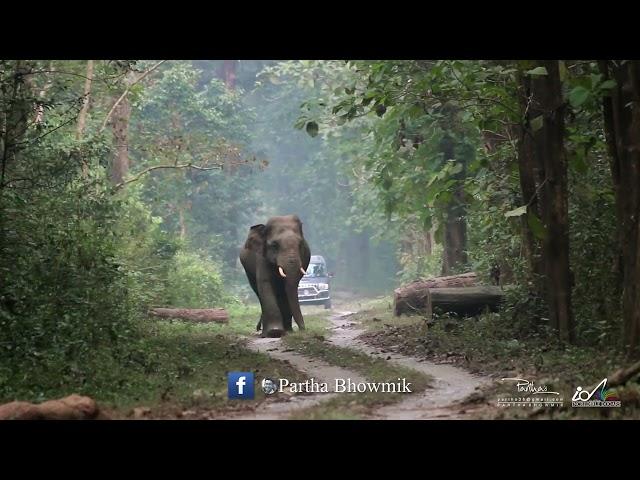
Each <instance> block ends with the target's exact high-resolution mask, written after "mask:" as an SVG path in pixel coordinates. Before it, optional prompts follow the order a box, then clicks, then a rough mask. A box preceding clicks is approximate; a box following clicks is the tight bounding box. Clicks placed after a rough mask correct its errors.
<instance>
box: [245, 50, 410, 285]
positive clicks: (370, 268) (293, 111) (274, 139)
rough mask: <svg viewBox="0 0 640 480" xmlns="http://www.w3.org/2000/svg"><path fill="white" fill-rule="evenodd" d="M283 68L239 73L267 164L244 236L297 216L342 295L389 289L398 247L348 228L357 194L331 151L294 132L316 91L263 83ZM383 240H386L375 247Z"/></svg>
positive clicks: (255, 146)
mask: <svg viewBox="0 0 640 480" xmlns="http://www.w3.org/2000/svg"><path fill="white" fill-rule="evenodd" d="M254 63H257V64H259V66H256V65H255V64H254ZM276 64H277V62H275V61H256V62H251V61H241V62H239V64H238V66H237V68H238V70H237V78H243V79H245V80H244V83H243V84H242V86H241V88H243V89H244V96H243V102H244V103H245V104H246V105H247V107H248V108H250V109H252V110H253V111H254V112H255V118H254V122H253V124H252V126H251V127H250V129H251V142H250V146H249V149H248V150H249V151H250V152H251V154H252V155H254V156H255V158H256V161H257V162H265V164H266V167H263V168H260V169H259V170H258V172H257V173H256V174H255V178H254V185H255V193H256V197H257V200H258V207H257V209H256V210H255V211H253V212H249V213H250V214H249V215H248V216H245V217H243V221H244V222H245V223H242V224H240V225H239V231H240V232H241V233H244V234H246V233H245V232H246V231H247V230H248V228H249V227H250V226H251V225H254V224H258V223H266V221H267V219H268V218H269V217H271V216H275V215H289V214H295V215H298V216H299V217H300V219H301V220H302V222H303V231H304V234H305V238H306V239H307V241H308V243H309V245H310V247H311V253H312V255H321V256H323V257H324V258H325V260H326V261H327V264H328V269H329V271H330V272H332V273H334V274H335V279H334V283H335V286H336V287H337V288H343V289H347V288H348V289H351V290H355V291H368V292H374V291H377V292H381V291H383V290H384V289H388V288H389V287H390V286H392V285H394V284H395V282H396V278H395V276H396V272H397V270H398V266H397V261H396V258H395V250H396V249H395V244H394V243H393V242H392V241H386V240H385V239H384V231H374V230H373V229H372V228H371V227H367V226H364V228H363V227H362V226H361V225H355V224H354V223H352V222H349V220H350V216H351V215H350V214H351V209H352V208H353V201H352V198H351V197H352V191H351V190H350V187H349V178H347V177H346V176H345V174H344V173H341V172H340V171H339V163H338V164H337V163H336V161H335V160H333V159H331V158H329V157H330V156H331V155H332V151H331V148H332V146H331V145H330V144H329V143H328V142H326V141H325V140H324V139H323V138H321V137H320V136H318V137H315V138H311V137H310V136H309V135H308V134H307V133H306V132H305V131H304V130H300V129H297V128H295V127H294V124H295V123H296V120H297V118H298V116H299V115H300V113H301V109H300V105H301V104H302V102H304V101H305V100H306V99H307V97H308V96H309V94H310V92H309V90H308V89H303V88H300V87H299V86H297V85H296V83H295V82H294V81H293V80H290V81H288V80H287V79H286V78H285V79H284V80H283V81H282V83H278V84H273V83H270V82H269V81H268V80H265V79H263V78H260V73H261V72H262V71H263V70H264V68H265V67H268V66H271V65H276ZM258 78H260V80H259V81H257V80H258ZM354 141H357V139H354ZM358 213H359V214H363V213H364V214H366V212H358ZM376 234H378V235H377V236H379V237H382V238H381V239H378V240H372V237H374V236H376Z"/></svg>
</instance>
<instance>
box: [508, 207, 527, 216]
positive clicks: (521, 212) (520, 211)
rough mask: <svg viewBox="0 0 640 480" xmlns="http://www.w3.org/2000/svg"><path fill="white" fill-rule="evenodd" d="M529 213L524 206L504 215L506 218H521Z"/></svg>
mask: <svg viewBox="0 0 640 480" xmlns="http://www.w3.org/2000/svg"><path fill="white" fill-rule="evenodd" d="M525 213H527V206H526V205H523V206H521V207H518V208H516V209H515V210H510V211H508V212H507V213H505V214H504V216H505V217H520V216H521V215H524V214H525Z"/></svg>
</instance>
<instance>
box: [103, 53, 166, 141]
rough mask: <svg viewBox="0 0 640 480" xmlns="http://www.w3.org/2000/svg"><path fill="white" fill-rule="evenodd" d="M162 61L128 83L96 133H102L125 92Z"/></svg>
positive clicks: (161, 61) (160, 62) (162, 61)
mask: <svg viewBox="0 0 640 480" xmlns="http://www.w3.org/2000/svg"><path fill="white" fill-rule="evenodd" d="M164 62H166V60H160V61H159V62H158V63H156V64H155V65H154V66H153V67H151V68H150V69H149V70H147V71H146V72H144V73H143V74H142V75H140V76H139V77H138V79H137V80H135V81H134V82H133V83H132V84H131V85H129V86H128V87H127V88H126V89H125V91H124V93H123V94H122V95H120V98H118V100H116V103H114V104H113V107H111V110H109V113H107V116H106V118H105V119H104V122H102V127H100V130H99V132H98V133H102V132H103V130H104V129H105V127H106V126H107V123H108V122H109V119H110V118H111V115H113V112H114V110H115V109H116V107H117V106H118V105H119V104H120V102H121V101H122V100H123V99H124V97H126V96H127V94H128V93H129V91H130V90H131V87H133V86H134V85H135V84H136V83H139V82H140V81H142V80H143V79H144V78H145V77H146V76H147V75H149V74H150V73H151V72H153V71H154V70H155V69H156V68H158V67H159V66H160V65H162V64H163V63H164Z"/></svg>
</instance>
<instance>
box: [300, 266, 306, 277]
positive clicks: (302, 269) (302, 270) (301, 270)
mask: <svg viewBox="0 0 640 480" xmlns="http://www.w3.org/2000/svg"><path fill="white" fill-rule="evenodd" d="M300 272H302V274H303V275H306V274H307V272H305V271H304V268H302V267H300Z"/></svg>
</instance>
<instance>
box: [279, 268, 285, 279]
mask: <svg viewBox="0 0 640 480" xmlns="http://www.w3.org/2000/svg"><path fill="white" fill-rule="evenodd" d="M278 273H279V274H280V276H281V277H282V278H287V275H286V274H285V273H284V270H283V269H282V267H278Z"/></svg>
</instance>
